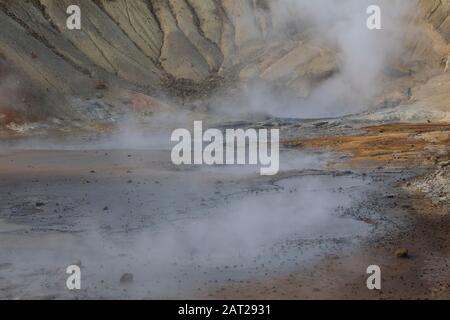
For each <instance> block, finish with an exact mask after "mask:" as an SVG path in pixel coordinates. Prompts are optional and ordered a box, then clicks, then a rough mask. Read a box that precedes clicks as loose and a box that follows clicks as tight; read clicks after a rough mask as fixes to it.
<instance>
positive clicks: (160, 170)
mask: <svg viewBox="0 0 450 320" xmlns="http://www.w3.org/2000/svg"><path fill="white" fill-rule="evenodd" d="M374 2H376V3H377V5H376V6H378V7H377V9H379V10H375V12H374V13H372V14H371V13H370V12H372V10H369V9H370V8H372V9H373V8H374V7H373V5H374ZM69 6H70V7H71V8H72V9H74V8H75V9H77V10H75V11H73V10H72V11H71V10H69V11H67V10H68V9H70V8H69ZM68 12H73V13H72V14H71V15H70V17H69V16H68V15H69V13H68ZM377 12H379V15H378V16H377V14H376V13H377ZM68 19H72V20H73V21H77V20H78V22H79V28H78V27H75V26H73V25H72V27H74V28H69V25H68V22H70V21H68ZM373 19H375V20H373ZM372 20H373V21H378V23H377V24H375V25H374V24H373V23H372V24H367V22H370V21H372ZM73 21H72V22H73ZM373 21H372V22H373ZM376 25H378V27H377V26H376ZM374 26H375V27H374ZM449 41H450V0H415V1H410V0H396V1H393V0H377V1H372V0H370V1H369V0H345V1H334V0H320V1H309V0H271V1H267V0H214V1H204V0H167V1H160V0H133V1H130V0H115V1H110V0H95V1H93V0H32V1H19V0H17V1H14V0H0V299H26V298H30V299H94V298H100V299H107V298H112V299H125V298H139V299H161V298H176V299H183V298H184V299H193V298H207V299H216V298H226V299H237V298H245V299H253V298H258V299H260V298H261V299H269V298H274V299H314V298H324V299H336V298H345V299H366V298H367V299H394V298H405V299H418V298H420V299H450V269H449V265H450V237H449V235H450V203H449V199H450V194H449V192H450V191H449V181H450V179H449V177H450V164H449V161H450V159H449V154H450V147H449V146H450V140H449V139H450V138H449V132H450V122H449V121H450V116H449V115H450V44H449ZM194 121H203V124H204V128H207V127H208V128H216V129H218V130H221V132H223V130H225V129H226V128H233V129H237V128H242V129H279V130H280V139H281V148H280V171H279V172H278V174H277V175H274V176H261V175H260V172H259V169H260V168H259V167H257V166H245V165H244V166H206V165H192V166H189V165H183V166H176V165H174V164H173V162H172V160H171V150H172V147H173V144H172V143H171V139H170V137H171V133H172V132H173V130H175V129H179V128H184V129H192V127H193V123H194ZM71 265H76V266H78V267H80V268H81V290H74V291H71V290H68V288H67V286H66V284H67V283H66V281H67V279H68V276H69V275H68V274H67V273H66V270H67V267H68V266H71ZM371 265H377V266H379V267H380V269H381V289H380V290H369V289H368V287H367V282H366V280H367V278H368V277H369V275H368V274H367V268H368V267H369V266H371Z"/></svg>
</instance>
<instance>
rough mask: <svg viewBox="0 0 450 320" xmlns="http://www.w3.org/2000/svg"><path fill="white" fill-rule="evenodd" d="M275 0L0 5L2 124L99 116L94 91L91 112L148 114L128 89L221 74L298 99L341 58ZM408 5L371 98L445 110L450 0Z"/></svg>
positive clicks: (186, 83)
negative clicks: (395, 52) (73, 24)
mask: <svg viewBox="0 0 450 320" xmlns="http://www.w3.org/2000/svg"><path fill="white" fill-rule="evenodd" d="M283 2H284V0H274V1H268V0H245V1H242V0H214V1H204V0H168V1H159V0H113V1H111V0H92V1H91V0H28V1H17V0H0V30H1V31H0V77H1V85H0V92H1V95H0V123H1V124H2V126H7V125H10V124H11V123H13V122H14V123H15V124H17V123H22V122H24V121H25V120H28V121H29V120H30V119H31V120H32V121H37V120H42V119H47V118H48V117H49V116H52V117H55V118H57V120H55V121H59V120H60V119H80V120H83V119H84V120H86V119H96V118H102V117H101V116H98V115H97V116H96V115H95V114H92V112H91V111H89V110H91V109H92V108H91V105H89V108H90V109H89V110H87V109H86V105H87V104H88V102H86V101H91V102H92V99H96V98H97V99H99V98H100V100H101V101H97V102H96V103H97V105H98V110H97V111H96V113H97V114H98V113H101V112H102V110H104V109H107V108H112V109H115V108H117V107H118V106H122V107H123V106H125V108H127V107H129V106H130V105H131V106H132V107H133V106H135V107H136V106H137V108H138V109H142V107H144V109H145V108H147V109H148V108H150V109H154V108H159V107H160V104H159V102H157V101H156V100H152V99H151V98H146V97H144V98H143V97H142V96H138V97H137V98H136V96H135V92H139V93H142V94H145V95H150V96H156V97H161V96H162V95H163V93H165V94H166V95H167V94H168V95H170V94H172V93H173V92H175V93H180V92H181V93H183V92H185V91H189V90H192V91H193V92H194V93H195V92H197V91H198V90H197V91H196V89H197V88H206V89H209V88H210V87H215V86H217V85H220V84H221V83H222V81H221V80H222V79H239V81H241V82H249V81H254V80H255V79H258V80H263V81H266V82H270V83H277V84H278V85H280V84H281V86H283V87H287V88H289V89H290V90H291V91H292V92H294V93H295V95H296V96H298V97H300V98H304V97H307V96H308V95H310V93H311V91H312V89H313V88H314V87H315V86H317V85H319V84H320V83H321V82H323V81H324V80H325V79H327V78H329V77H330V76H332V75H333V74H336V73H338V72H339V71H340V68H341V65H340V63H339V56H340V54H341V53H340V50H339V48H337V47H336V44H335V43H333V41H330V40H328V42H327V41H320V42H319V41H317V39H315V36H314V35H315V33H314V26H310V25H308V24H307V23H306V24H305V25H301V24H296V25H294V26H292V24H290V22H289V21H288V22H289V23H280V18H279V17H278V16H277V14H279V11H280V8H282V6H284V5H285V3H283ZM71 4H78V5H79V6H80V8H81V11H82V29H81V30H72V31H71V30H67V28H66V19H67V16H68V15H67V14H66V8H67V7H68V6H69V5H71ZM416 5H417V8H415V9H414V10H413V11H414V12H415V14H416V16H415V17H412V16H411V17H409V20H410V22H409V23H410V29H409V30H408V32H407V34H406V35H405V37H404V39H403V40H404V41H405V44H406V45H405V48H406V49H405V51H404V52H403V53H402V55H401V59H396V60H395V61H392V63H391V65H390V69H389V72H385V74H384V77H385V79H384V80H383V83H384V84H385V85H384V88H383V90H382V91H381V94H380V95H379V98H378V100H376V101H375V102H374V103H373V104H374V105H378V106H392V105H399V104H405V103H408V104H412V103H415V104H417V105H420V104H426V105H427V107H429V106H428V105H429V104H433V105H436V108H437V109H439V110H443V111H449V110H448V108H449V106H448V104H449V103H448V101H449V96H448V95H447V92H449V91H450V90H449V89H450V88H449V85H450V81H449V80H450V79H449V73H444V70H446V69H447V70H448V68H449V67H448V63H449V62H448V61H449V54H450V47H449V40H450V14H449V12H450V1H448V0H420V1H418V2H417V4H416ZM403 40H402V41H403ZM217 79H219V80H217ZM174 88H175V89H177V90H174ZM168 90H169V91H168ZM167 92H169V93H167ZM149 99H150V100H149ZM105 101H106V102H105ZM133 101H138V102H137V103H133ZM91 104H92V103H91ZM125 112H126V111H125ZM58 119H59V120H58Z"/></svg>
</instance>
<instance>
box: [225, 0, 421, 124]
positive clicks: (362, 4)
mask: <svg viewBox="0 0 450 320" xmlns="http://www.w3.org/2000/svg"><path fill="white" fill-rule="evenodd" d="M370 5H378V6H379V7H380V8H381V22H382V29H381V30H369V29H368V28H367V26H366V21H367V18H368V14H367V13H366V10H367V8H368V7H369V6H370ZM414 5H415V1H409V0H394V1H392V0H376V1H374V0H371V1H369V0H344V1H336V0H320V1H309V0H279V1H277V2H276V3H274V4H273V5H272V6H271V8H272V11H273V12H272V18H273V25H274V34H273V39H274V40H276V41H277V43H278V41H280V40H281V43H283V41H289V40H291V39H292V38H293V32H292V30H295V32H294V35H295V34H301V35H302V37H304V38H305V43H306V44H310V45H313V46H317V47H322V48H329V49H330V50H331V51H332V52H333V53H336V58H337V67H338V71H337V72H336V73H335V74H334V75H333V76H331V77H330V78H328V79H326V80H321V81H320V82H319V84H318V85H317V84H315V85H313V90H312V92H311V93H310V94H309V95H308V96H307V98H305V99H297V98H294V97H293V96H290V97H289V96H286V94H285V93H286V91H284V90H283V91H282V92H281V93H277V91H276V90H271V87H270V85H267V84H265V83H258V82H256V83H253V84H251V85H250V86H249V87H248V88H247V90H246V91H245V93H244V94H243V95H242V96H240V97H239V98H238V100H239V102H236V103H238V104H240V105H242V106H244V108H245V107H247V109H246V111H247V112H250V113H252V112H256V111H260V112H265V113H268V114H269V115H272V116H285V117H328V116H340V115H344V114H350V113H356V112H361V111H364V110H367V108H368V107H369V105H370V103H371V101H372V99H373V98H374V97H375V95H376V94H377V93H378V92H379V89H380V84H381V81H382V76H383V71H384V70H385V68H386V66H387V65H388V63H389V62H391V61H395V59H396V58H398V57H399V55H400V54H401V52H402V47H403V41H402V39H403V35H404V34H405V30H406V27H407V23H406V21H405V20H406V17H407V16H408V13H410V11H411V9H412V8H414ZM296 81H298V80H296ZM224 104H225V105H226V106H227V107H226V109H229V110H230V109H232V110H233V111H235V110H236V108H231V107H230V106H229V102H228V101H227V102H224Z"/></svg>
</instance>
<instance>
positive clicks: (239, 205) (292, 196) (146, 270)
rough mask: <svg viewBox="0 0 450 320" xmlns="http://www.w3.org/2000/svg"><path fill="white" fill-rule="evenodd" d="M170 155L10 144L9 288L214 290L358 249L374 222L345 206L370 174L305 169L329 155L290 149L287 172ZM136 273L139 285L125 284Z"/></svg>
mask: <svg viewBox="0 0 450 320" xmlns="http://www.w3.org/2000/svg"><path fill="white" fill-rule="evenodd" d="M49 157H50V158H51V159H50V160H49V159H48V158H49ZM166 157H167V152H166V150H161V151H155V150H108V151H107V152H105V150H102V151H101V152H99V151H95V150H88V151H86V150H85V151H81V150H78V151H74V150H72V151H51V152H48V151H43V150H41V151H39V150H34V151H30V150H28V151H20V150H19V151H17V150H16V151H15V152H14V153H12V154H10V155H8V154H6V155H4V157H2V160H1V162H0V166H1V167H2V168H10V169H11V170H8V172H6V171H4V174H3V175H4V179H2V182H1V184H0V193H1V195H2V198H1V203H0V205H1V207H0V208H1V211H0V218H2V220H1V221H2V222H0V224H1V225H0V249H1V250H0V259H1V260H0V261H2V263H3V262H4V263H8V264H7V266H9V267H5V268H3V269H1V268H0V296H1V297H13V298H19V297H33V298H36V297H38V298H39V297H49V296H50V297H55V298H63V297H64V298H70V297H79V298H88V297H111V298H126V297H137V298H162V297H175V298H181V297H185V298H189V297H193V296H207V292H208V290H211V288H213V287H216V286H221V285H223V284H226V283H228V282H230V281H243V280H245V279H251V278H255V277H256V278H258V277H270V276H274V275H277V274H280V273H282V272H287V271H289V270H292V269H294V268H297V267H298V266H299V265H305V264H311V263H313V262H314V261H315V260H316V259H317V258H319V257H321V256H323V255H324V254H327V253H333V252H338V251H341V250H349V249H351V248H352V247H353V246H354V245H355V244H357V241H358V240H357V239H358V238H359V237H364V236H365V235H367V234H368V232H370V229H371V227H370V226H369V225H367V224H366V223H363V222H360V221H356V220H354V219H350V218H344V217H342V213H343V212H344V211H345V210H346V208H350V207H353V206H355V205H356V204H357V203H360V202H361V201H364V195H365V192H366V191H367V190H368V185H367V183H366V181H364V180H362V179H361V178H359V177H356V176H353V175H342V176H335V175H333V174H330V173H327V172H326V171H313V172H316V173H305V174H303V175H299V172H302V170H311V169H313V170H318V169H320V167H321V166H322V164H323V162H324V160H325V159H326V157H325V156H324V155H323V154H304V153H300V152H292V151H291V152H287V151H286V152H283V153H282V154H281V163H282V171H281V172H280V174H281V175H283V176H285V177H286V178H283V179H281V180H276V179H277V178H276V177H275V178H273V177H270V178H268V177H261V176H259V175H258V174H256V173H255V172H257V171H255V170H254V169H255V168H247V167H241V168H235V170H233V168H232V167H190V168H184V169H183V170H181V169H180V168H177V167H173V166H171V165H167V161H166V160H167V159H166ZM49 163H52V164H53V165H52V166H50V165H49ZM296 164H297V165H296ZM14 170H16V172H26V174H24V175H18V174H15V173H14ZM290 172H292V173H293V174H292V175H291V174H290ZM305 172H307V171H305ZM294 173H295V174H294ZM37 202H42V203H43V205H41V206H37V205H36V203H37ZM19 226H20V228H19ZM80 262H81V264H82V288H83V290H81V291H80V292H71V291H68V290H67V289H66V287H65V282H66V279H67V275H66V274H65V269H66V267H67V266H68V265H71V264H74V263H80ZM125 272H128V273H132V274H133V275H134V283H133V284H129V285H125V286H124V285H121V284H120V283H119V279H120V277H121V275H122V274H123V273H125Z"/></svg>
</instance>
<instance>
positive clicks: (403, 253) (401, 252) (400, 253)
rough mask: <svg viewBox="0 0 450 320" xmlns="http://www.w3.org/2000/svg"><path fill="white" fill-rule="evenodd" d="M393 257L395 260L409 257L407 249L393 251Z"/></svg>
mask: <svg viewBox="0 0 450 320" xmlns="http://www.w3.org/2000/svg"><path fill="white" fill-rule="evenodd" d="M395 256H396V257H397V258H408V257H409V252H408V249H405V248H400V249H397V250H396V251H395Z"/></svg>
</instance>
